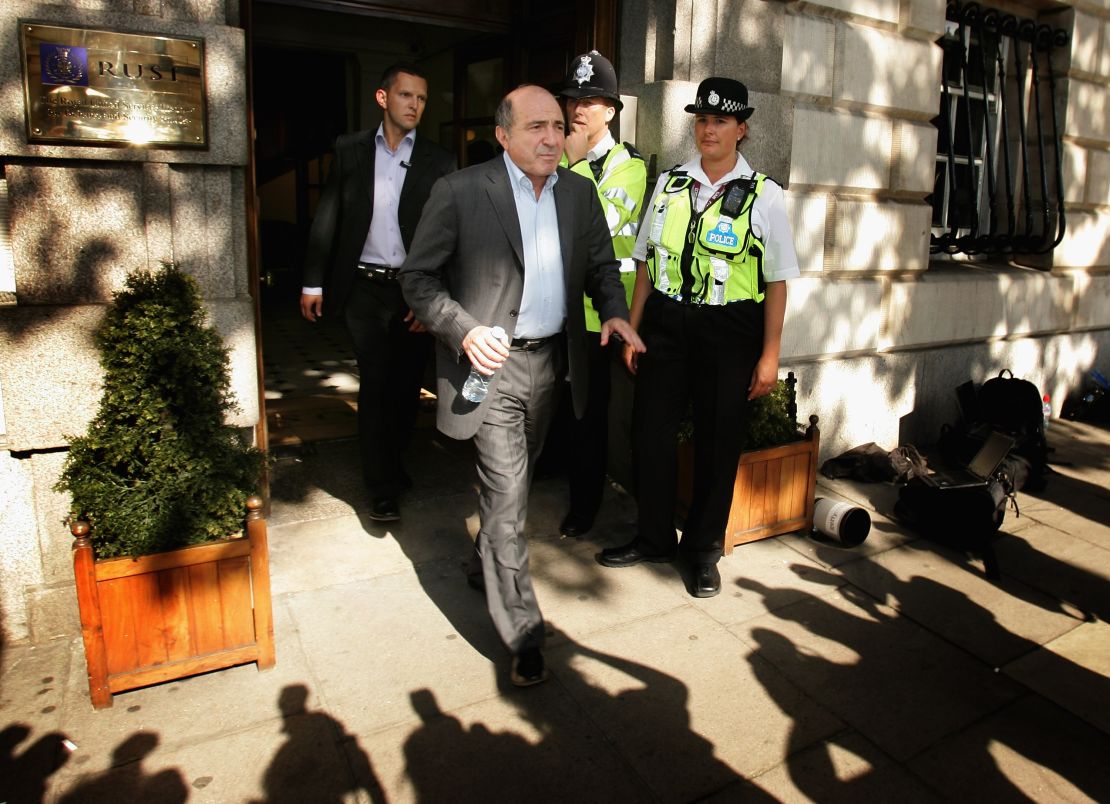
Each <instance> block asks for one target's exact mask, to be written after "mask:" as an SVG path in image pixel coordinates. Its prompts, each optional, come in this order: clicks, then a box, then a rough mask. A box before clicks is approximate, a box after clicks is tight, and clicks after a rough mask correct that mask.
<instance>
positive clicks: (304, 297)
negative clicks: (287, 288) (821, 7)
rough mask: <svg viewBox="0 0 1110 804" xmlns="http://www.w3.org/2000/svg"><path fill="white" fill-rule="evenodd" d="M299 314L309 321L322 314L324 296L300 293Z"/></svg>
mask: <svg viewBox="0 0 1110 804" xmlns="http://www.w3.org/2000/svg"><path fill="white" fill-rule="evenodd" d="M301 315H303V316H304V317H305V318H307V319H308V320H309V321H316V320H317V319H318V318H321V317H323V315H324V296H323V294H320V295H315V296H314V295H311V294H308V293H302V294H301Z"/></svg>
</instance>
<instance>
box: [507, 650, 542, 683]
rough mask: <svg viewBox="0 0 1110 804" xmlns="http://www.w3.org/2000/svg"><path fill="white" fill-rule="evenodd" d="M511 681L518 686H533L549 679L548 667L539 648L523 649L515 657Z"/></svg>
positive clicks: (510, 672) (510, 675) (510, 676)
mask: <svg viewBox="0 0 1110 804" xmlns="http://www.w3.org/2000/svg"><path fill="white" fill-rule="evenodd" d="M509 681H511V682H513V684H514V685H515V686H517V687H531V686H533V685H535V684H539V683H541V682H544V681H547V667H545V666H544V663H543V654H542V653H540V649H539V648H528V649H527V650H522V651H521V652H520V653H518V654H517V655H516V656H514V657H513V668H512V670H510V671H509Z"/></svg>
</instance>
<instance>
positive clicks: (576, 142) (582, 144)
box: [563, 126, 590, 165]
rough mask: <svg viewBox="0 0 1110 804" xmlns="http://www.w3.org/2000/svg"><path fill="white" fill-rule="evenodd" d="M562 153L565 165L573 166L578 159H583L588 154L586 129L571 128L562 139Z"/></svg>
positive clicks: (579, 127)
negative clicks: (564, 157) (565, 159)
mask: <svg viewBox="0 0 1110 804" xmlns="http://www.w3.org/2000/svg"><path fill="white" fill-rule="evenodd" d="M563 152H564V153H565V154H566V155H567V164H570V165H573V164H574V163H575V162H577V161H579V160H580V159H585V158H586V154H588V153H589V152H590V144H589V142H587V140H586V127H585V126H573V127H572V128H571V131H570V133H569V134H567V136H566V137H565V138H564V139H563Z"/></svg>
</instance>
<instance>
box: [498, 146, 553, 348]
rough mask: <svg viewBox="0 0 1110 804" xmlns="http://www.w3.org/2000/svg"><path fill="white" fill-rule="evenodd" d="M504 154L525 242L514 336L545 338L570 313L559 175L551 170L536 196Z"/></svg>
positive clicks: (520, 172)
mask: <svg viewBox="0 0 1110 804" xmlns="http://www.w3.org/2000/svg"><path fill="white" fill-rule="evenodd" d="M504 157H505V166H506V168H508V171H509V184H511V185H512V188H513V200H514V201H515V202H516V216H517V219H518V220H519V221H520V237H521V241H522V242H523V244H524V295H523V297H522V298H521V301H520V312H519V315H518V316H517V325H516V331H515V332H514V333H513V336H514V337H516V338H546V337H548V336H550V335H555V334H557V333H558V332H561V331H562V329H563V325H564V324H565V323H566V317H567V292H566V282H565V280H564V277H563V250H562V247H561V246H560V245H559V218H558V215H557V214H556V212H555V189H554V188H555V182H556V181H557V180H558V176H557V175H556V174H554V173H552V174H551V175H550V176H548V177H547V181H546V182H544V185H543V190H542V191H540V197H539V198H538V199H537V198H536V190H535V188H534V187H533V186H532V180H531V179H530V178H528V177H527V176H525V175H524V171H522V170H521V169H520V168H518V167H517V166H516V164H515V163H514V162H513V160H511V159H510V158H509V154H508V152H506V153H505V155H504Z"/></svg>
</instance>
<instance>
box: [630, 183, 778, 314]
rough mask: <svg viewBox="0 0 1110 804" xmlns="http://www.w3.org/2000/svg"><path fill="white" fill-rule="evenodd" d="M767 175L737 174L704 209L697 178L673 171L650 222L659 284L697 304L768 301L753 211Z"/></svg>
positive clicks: (650, 261)
mask: <svg viewBox="0 0 1110 804" xmlns="http://www.w3.org/2000/svg"><path fill="white" fill-rule="evenodd" d="M766 179H767V177H766V176H765V175H763V174H762V173H753V174H752V175H751V176H745V177H742V178H739V179H734V180H733V181H731V182H729V183H728V184H727V185H726V186H725V187H724V188H723V190H722V192H721V194H720V195H719V196H718V197H717V198H716V199H715V200H714V201H713V202H712V203H710V204H709V206H707V207H706V208H705V210H704V211H703V212H701V213H700V214H699V213H697V212H695V211H694V200H693V195H692V192H693V186H694V180H693V179H692V178H691V177H690V176H689V175H688V174H686V173H684V172H682V171H675V172H673V173H671V175H670V178H669V179H668V180H667V183H666V185H665V186H664V187H663V190H662V191H661V192H659V193H658V194H657V195H656V200H655V204H654V207H653V208H652V209H651V210H649V211H648V216H647V219H646V220H645V221H644V225H645V226H650V227H651V228H650V229H649V230H648V238H647V242H648V250H647V266H648V272H649V273H650V275H651V281H652V285H653V286H654V287H655V289H656V290H658V291H660V292H661V293H665V294H666V295H668V296H670V297H671V298H673V299H676V300H678V301H682V302H687V303H692V304H728V303H729V302H734V301H742V300H747V299H754V300H755V301H757V302H762V301H763V297H764V290H765V288H766V283H765V281H764V278H763V254H764V246H763V242H762V241H761V240H760V239H759V238H758V237H756V236H755V235H754V234H753V233H752V229H751V214H752V205H753V204H754V203H755V199H756V197H757V196H758V195H759V193H760V192H761V191H762V190H763V182H764V181H765V180H766ZM730 193H734V195H732V196H731V198H730ZM739 198H742V201H740V202H739V203H737V199H739ZM729 207H731V210H729ZM727 211H732V212H733V213H734V214H733V215H728V214H726V212H727Z"/></svg>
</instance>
